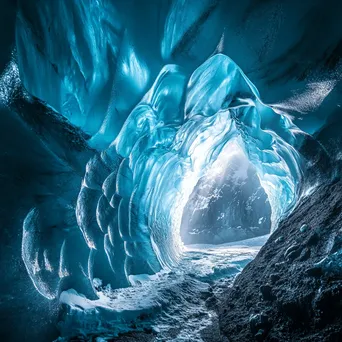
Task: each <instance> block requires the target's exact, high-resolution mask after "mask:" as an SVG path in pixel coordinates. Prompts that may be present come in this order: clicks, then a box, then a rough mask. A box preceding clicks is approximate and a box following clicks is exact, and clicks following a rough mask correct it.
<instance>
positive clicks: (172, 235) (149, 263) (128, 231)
mask: <svg viewBox="0 0 342 342" xmlns="http://www.w3.org/2000/svg"><path fill="white" fill-rule="evenodd" d="M130 63H131V66H132V65H133V66H134V65H135V60H134V58H133V57H132V58H131V59H130ZM125 68H126V67H124V66H123V70H124V69H125ZM137 73H138V74H139V75H141V73H140V71H139V72H137ZM139 82H140V81H139ZM62 113H63V111H62ZM111 115H114V116H115V115H116V114H111ZM118 115H119V114H118ZM119 116H120V115H119ZM119 116H118V117H117V125H116V127H115V128H112V127H111V126H112V125H114V124H115V122H116V121H115V120H116V119H115V120H113V121H110V120H109V121H108V120H107V119H106V118H98V117H96V120H99V123H98V124H96V127H100V126H101V127H102V129H103V130H104V131H106V130H112V133H111V134H112V136H113V137H115V139H114V140H113V141H112V143H111V144H110V145H109V146H108V147H107V148H105V149H104V150H102V151H98V152H97V153H96V154H95V155H94V157H93V158H92V159H91V160H89V162H88V164H87V166H86V172H85V176H84V179H83V182H82V186H81V190H80V192H79V196H78V200H77V205H76V210H75V212H76V218H77V224H78V226H79V228H80V231H81V232H82V234H83V237H84V240H85V242H86V244H87V246H88V249H89V253H90V254H89V257H88V268H87V269H86V268H84V269H83V275H82V277H83V278H85V280H84V281H85V282H86V281H88V282H90V283H91V286H93V284H92V279H93V278H95V277H96V278H100V279H102V280H104V282H105V283H110V284H111V285H112V287H114V288H118V287H125V286H128V285H129V284H130V280H132V279H134V277H132V276H134V275H139V274H146V275H152V274H155V273H156V272H159V271H160V270H161V269H162V268H165V267H167V268H168V267H172V266H175V265H176V264H177V262H178V261H179V260H180V257H181V253H182V242H181V241H180V232H179V230H180V224H181V219H182V214H183V209H184V206H185V205H186V203H187V201H188V198H189V196H190V194H191V192H192V190H193V188H194V187H195V185H196V184H197V182H198V180H199V179H200V178H201V177H202V176H203V175H204V174H205V173H206V172H210V167H211V166H212V164H213V163H214V162H215V160H217V158H218V156H219V155H220V154H221V153H222V151H223V150H224V149H226V150H227V149H228V150H229V146H230V145H229V144H231V143H234V144H237V145H238V146H239V148H240V149H241V151H242V153H244V154H245V155H246V156H247V157H248V159H249V160H250V162H251V163H252V164H253V165H254V167H255V169H256V172H257V175H258V177H259V179H260V182H261V184H262V185H263V187H264V189H265V191H266V193H267V195H268V197H269V201H270V204H271V208H272V219H273V222H274V226H275V225H276V222H277V220H278V219H279V218H280V217H281V215H283V214H284V212H286V210H288V209H289V208H291V206H292V205H293V204H294V203H295V201H296V198H297V195H298V188H297V184H298V183H299V181H300V178H301V172H302V171H301V160H300V156H299V154H298V153H297V151H296V145H297V144H298V143H297V138H296V136H297V132H298V129H297V128H296V127H295V126H294V125H293V124H292V122H291V120H290V119H289V118H287V117H286V116H282V115H279V114H277V113H275V112H274V111H273V110H272V108H270V107H268V106H266V105H265V104H263V103H262V101H261V100H260V98H259V94H258V91H257V89H256V88H255V87H254V85H253V84H252V83H251V82H250V81H249V80H248V79H247V77H246V76H245V75H244V73H243V72H242V71H241V70H240V68H239V67H238V66H237V65H236V64H235V63H234V62H233V61H232V60H231V59H230V58H229V57H227V56H225V55H222V54H217V55H214V56H213V57H211V58H209V59H208V60H207V61H206V62H204V63H203V64H202V65H201V66H200V67H198V68H197V69H196V70H195V71H194V72H193V73H192V75H191V76H190V77H189V75H188V73H187V72H185V71H184V70H183V69H182V68H181V67H180V66H177V65H175V64H168V65H165V66H164V67H163V68H162V69H161V71H160V73H159V75H158V77H157V78H156V80H155V81H154V83H153V84H152V86H151V87H150V89H149V90H148V91H147V92H146V94H145V95H144V96H142V98H141V100H140V102H139V103H138V104H137V105H136V106H135V107H134V108H133V110H132V111H131V112H130V114H129V115H128V117H127V118H126V120H125V121H124V123H123V125H122V126H120V120H122V117H119ZM73 120H76V121H74V123H75V124H77V122H78V120H81V119H78V114H75V117H74V119H73ZM88 124H90V121H89V118H87V121H85V122H84V124H82V125H81V126H84V125H88ZM84 127H85V126H84ZM118 127H121V128H120V129H118ZM115 130H118V131H119V132H118V134H117V135H115V134H114V131H115ZM94 132H95V131H94ZM96 135H97V133H95V136H96ZM97 137H98V142H100V143H99V145H98V146H100V145H101V146H102V145H103V144H102V143H101V139H102V138H101V137H100V136H98V135H97ZM107 138H108V136H107ZM107 138H106V139H107ZM106 145H108V144H107V143H105V144H104V145H103V146H106ZM227 201H228V199H227ZM227 205H229V203H228V204H227ZM35 210H36V209H34V211H33V212H32V213H31V214H30V215H31V216H32V217H31V216H30V217H31V218H30V217H28V218H27V220H28V222H30V227H31V228H30V229H29V230H28V229H27V228H24V239H23V258H24V261H25V264H26V266H27V268H28V270H29V273H30V276H31V278H32V280H33V282H34V283H35V284H39V286H37V287H39V289H40V292H41V293H42V294H43V295H45V296H46V297H48V298H53V297H54V296H56V293H57V292H56V291H57V290H56V286H57V285H55V287H54V289H53V290H50V289H49V287H46V285H42V284H45V282H44V281H45V280H44V279H45V278H44V279H42V276H41V275H40V274H43V273H42V272H40V273H39V272H37V271H35V269H36V268H34V267H33V266H32V265H34V264H37V262H38V261H35V260H36V259H35V258H34V257H32V255H34V251H31V249H34V248H35V247H34V246H36V245H37V244H38V245H40V242H35V241H36V240H37V239H38V237H36V235H37V234H36V231H37V230H40V231H43V232H42V233H41V234H43V235H44V234H49V233H48V232H47V229H48V227H45V228H44V227H43V228H42V227H41V225H37V224H35V221H34V220H33V217H35V215H36V211H35ZM44 229H45V230H46V231H45V232H44ZM37 236H38V235H37ZM61 241H62V240H61ZM54 248H57V246H54ZM63 248H64V247H63ZM63 248H62V250H63ZM75 248H76V247H75ZM77 248H81V247H79V246H77ZM57 254H58V253H57ZM57 254H56V255H57ZM56 258H57V259H56V260H57V261H56V263H58V262H59V263H60V264H61V263H62V261H61V260H59V261H58V255H57V256H56ZM38 264H39V263H38ZM46 265H47V266H45V271H44V272H48V271H49V270H48V268H49V267H50V266H49V264H46ZM42 267H44V266H42ZM54 276H55V278H54V280H53V281H54V283H56V281H57V282H58V280H56V279H58V278H60V276H61V275H60V274H57V273H56V274H54ZM84 281H83V282H84ZM46 282H48V283H49V282H50V280H49V279H47V280H46ZM81 283H82V282H81ZM82 284H83V283H82ZM76 285H77V284H76ZM44 286H45V287H44ZM45 288H46V289H45ZM76 290H77V291H78V292H81V291H80V290H79V289H76ZM93 290H94V289H93Z"/></svg>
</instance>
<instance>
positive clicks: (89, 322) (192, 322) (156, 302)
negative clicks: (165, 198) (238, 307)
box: [59, 235, 268, 342]
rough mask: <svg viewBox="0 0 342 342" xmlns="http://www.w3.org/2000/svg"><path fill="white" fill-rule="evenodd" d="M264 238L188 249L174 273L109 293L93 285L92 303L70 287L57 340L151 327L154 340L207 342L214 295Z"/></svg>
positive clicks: (135, 280)
mask: <svg viewBox="0 0 342 342" xmlns="http://www.w3.org/2000/svg"><path fill="white" fill-rule="evenodd" d="M267 238H268V235H266V236H263V237H258V238H254V239H249V240H244V241H239V242H235V243H229V244H223V245H216V246H214V245H191V246H187V247H186V248H185V251H184V256H183V259H182V261H181V262H180V264H179V266H178V268H177V269H173V270H170V271H168V272H166V271H163V272H160V273H158V274H156V275H155V276H152V277H151V276H150V277H146V279H144V278H143V277H141V276H140V277H136V278H131V281H132V282H133V283H134V285H133V286H132V287H129V288H124V289H118V290H112V289H111V288H110V287H104V288H103V287H101V286H100V281H95V282H96V283H97V287H98V289H99V292H98V296H99V299H98V300H95V301H91V300H88V299H86V298H84V297H82V296H80V295H79V294H78V293H77V292H76V291H74V290H72V289H71V290H69V291H65V292H63V293H62V294H61V296H60V302H61V305H62V308H63V310H62V315H61V321H60V323H59V328H60V331H61V335H62V337H61V338H60V339H59V341H68V338H69V337H70V336H84V337H85V340H86V341H87V339H88V338H89V337H90V338H91V341H96V342H103V341H107V340H110V339H111V338H113V336H115V335H117V334H118V333H120V332H126V331H131V330H133V331H139V330H144V329H145V330H146V329H147V330H151V329H152V331H154V332H155V336H156V341H196V342H201V341H208V339H207V338H208V334H209V336H210V335H211V334H213V333H215V332H214V331H213V330H215V329H217V327H218V326H217V317H216V314H215V312H214V311H213V310H212V309H211V302H212V301H213V300H215V294H218V293H219V292H220V290H221V288H222V285H223V284H225V285H226V284H227V282H228V283H229V282H232V281H233V279H234V277H235V276H236V275H237V274H238V273H239V272H240V271H241V270H242V269H243V267H244V266H245V265H246V264H247V263H248V262H250V261H251V260H252V259H253V258H254V257H255V255H256V254H257V252H258V251H259V249H260V248H261V247H262V245H263V244H264V243H265V241H266V240H267ZM86 336H87V337H86Z"/></svg>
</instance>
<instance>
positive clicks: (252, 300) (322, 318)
mask: <svg viewBox="0 0 342 342" xmlns="http://www.w3.org/2000/svg"><path fill="white" fill-rule="evenodd" d="M341 197H342V181H341V180H340V179H337V180H335V181H334V182H333V183H332V184H326V185H322V186H320V187H319V188H317V189H316V190H315V192H314V193H312V194H311V195H310V196H307V197H305V198H303V199H302V200H301V201H300V203H299V205H298V206H297V207H296V208H295V209H294V210H293V212H292V213H291V215H290V216H289V217H288V218H286V219H285V220H284V221H283V222H281V223H280V225H279V228H278V229H277V231H276V232H275V233H273V234H272V235H271V237H270V238H269V240H268V241H267V243H266V244H265V245H264V246H263V248H262V249H261V250H260V252H259V254H258V255H257V257H256V258H255V259H254V260H253V261H252V262H251V263H250V264H249V265H247V266H246V268H245V269H244V270H243V271H242V273H241V274H240V275H239V276H238V277H237V278H236V280H235V282H234V285H233V286H232V287H231V288H227V289H226V290H225V291H223V293H222V294H221V295H220V297H221V298H218V299H219V300H218V303H219V304H218V305H217V311H218V314H219V323H220V329H221V332H222V334H223V335H224V336H226V337H227V338H228V339H229V341H231V342H234V341H238V342H244V341H272V342H276V341H317V342H318V341H319V342H322V341H326V342H328V341H329V342H333V341H342V252H341V251H342V249H341V248H342V201H341Z"/></svg>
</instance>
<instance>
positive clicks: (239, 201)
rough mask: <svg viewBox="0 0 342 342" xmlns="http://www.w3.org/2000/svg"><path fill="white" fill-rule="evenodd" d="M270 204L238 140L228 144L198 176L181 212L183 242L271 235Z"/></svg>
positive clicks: (190, 243) (195, 242)
mask: <svg viewBox="0 0 342 342" xmlns="http://www.w3.org/2000/svg"><path fill="white" fill-rule="evenodd" d="M271 227H272V220H271V205H270V201H269V199H268V196H267V193H266V191H265V189H264V188H263V186H262V182H261V181H260V179H259V177H258V175H257V172H256V169H255V167H254V166H253V164H252V163H251V162H250V161H249V160H248V157H247V156H246V154H245V153H244V151H243V149H242V148H241V147H240V146H239V144H238V142H237V141H230V142H228V143H227V144H226V146H225V147H224V149H223V150H222V152H221V153H220V155H219V156H218V158H217V160H216V161H215V162H214V163H213V164H212V166H211V167H210V168H209V169H208V170H207V171H206V172H205V174H204V175H203V176H202V177H201V178H199V180H198V181H197V183H196V185H195V187H194V188H193V190H192V192H191V194H190V195H189V198H188V201H187V202H186V204H185V206H184V210H183V214H182V220H181V225H180V235H181V240H182V242H183V244H184V245H192V244H210V245H218V244H223V243H229V242H234V241H241V240H246V239H250V238H254V237H258V236H262V235H266V234H269V233H270V231H271Z"/></svg>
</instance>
